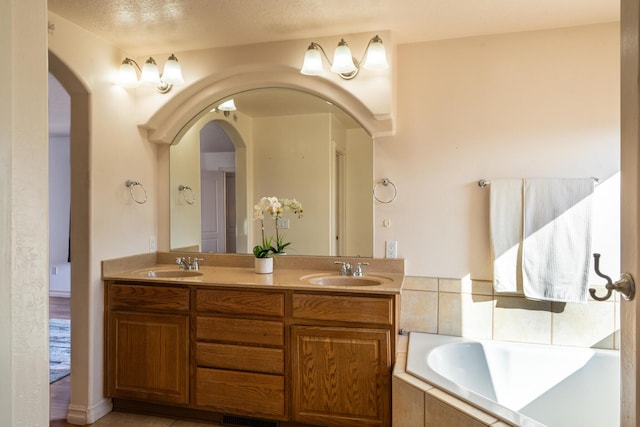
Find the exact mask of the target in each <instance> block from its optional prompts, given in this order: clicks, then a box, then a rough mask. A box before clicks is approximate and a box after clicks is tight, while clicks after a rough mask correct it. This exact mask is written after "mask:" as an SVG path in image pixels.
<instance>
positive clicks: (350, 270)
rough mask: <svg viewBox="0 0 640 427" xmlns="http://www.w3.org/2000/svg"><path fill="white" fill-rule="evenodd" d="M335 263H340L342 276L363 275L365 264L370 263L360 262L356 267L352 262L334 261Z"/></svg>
mask: <svg viewBox="0 0 640 427" xmlns="http://www.w3.org/2000/svg"><path fill="white" fill-rule="evenodd" d="M334 264H340V265H341V267H340V275H341V276H356V277H362V276H363V275H364V272H363V271H362V266H363V265H369V263H368V262H358V263H356V265H355V267H354V266H353V264H351V263H350V262H344V261H334Z"/></svg>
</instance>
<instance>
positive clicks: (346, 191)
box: [170, 88, 373, 257]
mask: <svg viewBox="0 0 640 427" xmlns="http://www.w3.org/2000/svg"><path fill="white" fill-rule="evenodd" d="M230 100H233V103H234V104H235V110H229V109H227V110H225V108H226V107H225V106H224V105H222V104H223V103H225V102H227V103H228V102H229V101H230ZM181 134H182V137H181V138H179V139H178V140H176V141H175V142H174V143H173V144H172V146H171V148H170V187H171V188H170V205H171V206H170V220H171V223H170V228H171V229H170V232H171V249H172V250H180V251H194V252H217V253H251V251H252V248H253V246H254V245H256V244H257V243H259V241H260V238H261V231H260V221H254V219H253V207H254V205H255V204H256V203H257V202H258V201H259V200H260V198H261V197H269V196H275V197H278V198H288V199H292V198H295V199H296V200H298V201H299V202H300V203H301V204H302V206H303V208H304V215H303V217H302V218H298V217H297V216H296V215H293V214H292V213H291V212H288V211H286V210H285V212H284V214H283V218H282V220H280V221H278V223H277V224H276V221H275V220H274V221H271V220H269V219H265V231H266V232H267V233H268V234H273V233H274V231H275V230H274V228H275V227H276V226H277V227H278V228H279V230H278V232H279V233H280V234H282V235H284V236H285V239H286V241H289V242H291V245H290V246H289V247H288V248H287V253H288V254H291V255H329V256H357V255H360V256H369V257H370V256H372V255H373V201H372V196H371V188H372V183H373V146H372V139H371V136H370V135H369V134H368V133H367V132H366V131H365V129H363V128H362V126H360V125H359V124H358V123H357V122H356V121H355V120H354V119H353V118H352V117H351V116H349V115H348V114H346V113H345V112H344V111H342V110H341V109H340V108H338V107H336V106H335V105H332V104H331V103H330V102H328V101H327V100H325V99H322V98H320V97H317V96H314V95H311V94H308V93H305V92H302V91H299V90H294V89H287V88H262V89H255V90H250V91H246V92H242V93H238V94H235V95H233V96H229V97H226V98H224V99H220V100H216V101H215V102H214V103H212V104H211V106H210V107H208V108H207V109H206V110H205V111H203V112H201V113H200V115H199V116H198V117H196V118H194V119H193V120H192V121H191V122H190V124H189V128H188V130H186V131H184V132H182V133H181Z"/></svg>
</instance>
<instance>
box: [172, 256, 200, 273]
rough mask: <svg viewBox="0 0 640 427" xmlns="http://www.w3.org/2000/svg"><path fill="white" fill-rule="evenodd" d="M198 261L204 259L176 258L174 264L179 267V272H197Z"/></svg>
mask: <svg viewBox="0 0 640 427" xmlns="http://www.w3.org/2000/svg"><path fill="white" fill-rule="evenodd" d="M199 261H204V258H193V259H192V258H191V257H186V258H185V257H177V258H176V264H178V265H179V266H180V270H199V269H200V264H198V262H199Z"/></svg>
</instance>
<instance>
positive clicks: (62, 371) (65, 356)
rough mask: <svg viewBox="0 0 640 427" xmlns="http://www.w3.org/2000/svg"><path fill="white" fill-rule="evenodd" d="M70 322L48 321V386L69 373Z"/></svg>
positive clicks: (66, 320) (61, 320) (63, 320)
mask: <svg viewBox="0 0 640 427" xmlns="http://www.w3.org/2000/svg"><path fill="white" fill-rule="evenodd" d="M70 332H71V322H70V320H69V319H49V384H51V383H52V382H55V381H58V380H59V379H61V378H64V377H66V376H67V375H69V373H70V372H71V336H70Z"/></svg>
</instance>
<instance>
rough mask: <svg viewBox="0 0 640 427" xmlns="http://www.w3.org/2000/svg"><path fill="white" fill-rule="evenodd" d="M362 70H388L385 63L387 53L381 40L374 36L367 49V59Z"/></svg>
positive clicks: (387, 65)
mask: <svg viewBox="0 0 640 427" xmlns="http://www.w3.org/2000/svg"><path fill="white" fill-rule="evenodd" d="M364 68H366V69H368V70H386V69H387V68H389V63H388V62H387V51H386V50H385V48H384V45H383V44H382V39H381V38H380V37H378V36H375V37H374V38H372V39H371V42H370V43H369V47H368V48H367V59H366V60H365V61H364Z"/></svg>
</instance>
